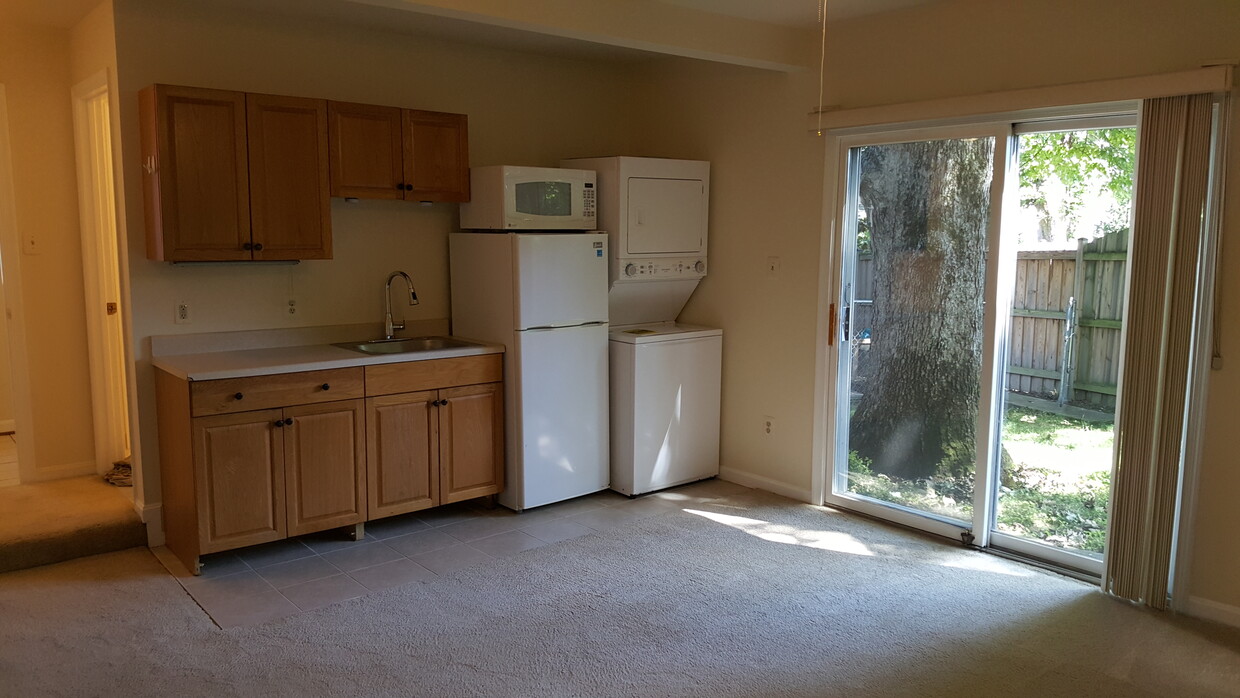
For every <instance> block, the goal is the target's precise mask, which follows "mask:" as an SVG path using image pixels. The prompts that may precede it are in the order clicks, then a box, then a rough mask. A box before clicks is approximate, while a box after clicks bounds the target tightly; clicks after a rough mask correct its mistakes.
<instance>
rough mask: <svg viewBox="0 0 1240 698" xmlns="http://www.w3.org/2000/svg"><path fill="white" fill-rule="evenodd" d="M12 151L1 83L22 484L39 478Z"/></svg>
mask: <svg viewBox="0 0 1240 698" xmlns="http://www.w3.org/2000/svg"><path fill="white" fill-rule="evenodd" d="M13 183H14V182H13V151H12V147H11V144H10V139H9V112H8V99H7V94H6V92H5V86H4V84H3V83H0V269H2V271H3V275H4V277H3V280H4V292H5V304H6V306H7V307H6V308H4V312H5V313H6V320H7V323H8V327H7V329H8V335H9V366H8V367H7V368H5V367H0V370H8V371H10V372H11V374H12V376H13V421H14V423H15V427H16V429H17V433H18V434H19V435H21V438H19V439H18V440H17V462H18V472H19V477H20V479H21V481H22V482H32V481H34V480H35V479H37V478H36V472H37V471H36V465H37V464H36V463H35V450H34V418H33V413H32V409H31V403H30V361H29V357H28V354H27V351H26V313H25V307H26V306H25V303H24V301H23V296H22V272H21V254H22V252H21V247H22V245H21V236H20V234H19V232H18V228H17V195H16V193H15V191H14V188H13Z"/></svg>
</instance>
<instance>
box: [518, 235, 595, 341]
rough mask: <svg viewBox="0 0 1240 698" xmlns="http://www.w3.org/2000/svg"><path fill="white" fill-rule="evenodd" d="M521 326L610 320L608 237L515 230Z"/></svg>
mask: <svg viewBox="0 0 1240 698" xmlns="http://www.w3.org/2000/svg"><path fill="white" fill-rule="evenodd" d="M513 237H514V241H513V246H514V251H515V256H516V259H515V260H514V261H513V268H514V270H515V272H516V279H514V284H515V285H516V288H517V298H516V303H515V305H516V318H515V320H516V329H518V330H526V329H531V328H539V327H569V326H572V325H584V324H587V323H591V322H607V236H606V235H603V234H598V233H581V234H573V233H567V234H566V233H559V234H556V233H550V234H545V235H539V234H528V233H527V234H520V235H514V236H513Z"/></svg>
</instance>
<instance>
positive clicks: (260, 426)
mask: <svg viewBox="0 0 1240 698" xmlns="http://www.w3.org/2000/svg"><path fill="white" fill-rule="evenodd" d="M283 419H284V413H283V411H282V410H261V411H258V412H241V413H239V414H222V415H217V416H213V417H197V418H195V419H194V420H193V427H192V428H193V443H194V463H195V464H196V465H197V467H196V468H195V469H194V470H195V472H194V474H195V476H196V477H195V482H194V485H195V487H196V488H197V491H198V497H197V500H198V502H197V504H198V507H197V508H198V526H199V533H200V538H201V544H200V550H199V552H202V553H211V552H216V551H218V550H228V549H230V548H239V547H241V546H245V545H257V544H258V543H267V542H269V541H273V540H279V539H281V538H284V537H285V535H286V533H285V532H286V531H287V530H288V524H287V519H286V516H285V511H286V510H285V490H284V439H283V434H282V433H281V431H280V429H278V428H277V427H276V426H274V425H275V423H276V422H277V421H280V422H282V421H283ZM165 489H166V488H165ZM165 505H167V503H165Z"/></svg>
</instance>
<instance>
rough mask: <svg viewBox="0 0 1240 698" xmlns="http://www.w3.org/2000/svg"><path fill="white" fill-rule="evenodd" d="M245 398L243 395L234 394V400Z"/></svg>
mask: <svg viewBox="0 0 1240 698" xmlns="http://www.w3.org/2000/svg"><path fill="white" fill-rule="evenodd" d="M243 397H245V396H244V395H242V394H241V393H233V399H234V400H240V399H241V398H243Z"/></svg>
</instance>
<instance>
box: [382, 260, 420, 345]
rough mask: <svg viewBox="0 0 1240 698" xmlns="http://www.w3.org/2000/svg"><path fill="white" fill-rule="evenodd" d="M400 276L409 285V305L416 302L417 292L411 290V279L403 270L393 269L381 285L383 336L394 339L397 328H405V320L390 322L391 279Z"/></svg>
mask: <svg viewBox="0 0 1240 698" xmlns="http://www.w3.org/2000/svg"><path fill="white" fill-rule="evenodd" d="M398 276H399V277H400V278H402V279H404V280H405V285H406V286H408V287H409V305H417V304H418V292H417V291H415V290H413V279H410V278H409V275H408V274H406V273H405V272H403V271H394V272H392V273H391V274H388V278H387V284H385V285H384V287H383V307H384V312H383V338H384V339H394V338H395V337H396V331H397V330H403V329H405V321H404V320H401V321H400V323H399V324H398V323H395V322H392V279H395V278H396V277H398Z"/></svg>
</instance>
